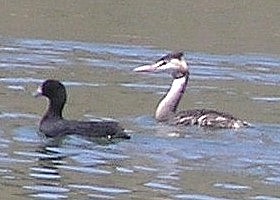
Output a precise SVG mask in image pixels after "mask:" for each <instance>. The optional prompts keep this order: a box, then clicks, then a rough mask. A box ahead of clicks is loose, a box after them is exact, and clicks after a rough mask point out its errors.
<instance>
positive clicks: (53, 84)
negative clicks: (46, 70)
mask: <svg viewBox="0 0 280 200" xmlns="http://www.w3.org/2000/svg"><path fill="white" fill-rule="evenodd" d="M66 95H67V94H66V89H65V87H64V85H63V84H62V83H60V82H59V81H57V80H52V79H48V80H46V81H45V82H43V83H42V85H41V86H39V87H38V89H37V93H36V96H45V97H47V98H49V99H50V100H54V99H56V100H59V101H60V102H64V103H65V102H66Z"/></svg>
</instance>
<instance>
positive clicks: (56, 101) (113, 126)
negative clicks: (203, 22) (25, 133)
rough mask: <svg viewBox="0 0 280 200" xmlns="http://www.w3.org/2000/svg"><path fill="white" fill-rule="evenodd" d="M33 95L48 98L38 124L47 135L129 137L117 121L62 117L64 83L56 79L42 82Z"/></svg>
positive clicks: (64, 96) (64, 94)
mask: <svg viewBox="0 0 280 200" xmlns="http://www.w3.org/2000/svg"><path fill="white" fill-rule="evenodd" d="M35 96H45V97H47V98H48V99H49V105H48V109H47V111H46V113H45V114H44V116H43V117H42V119H41V121H40V124H39V130H40V132H42V133H43V134H45V135H46V136H47V137H57V136H64V135H69V134H77V135H83V136H89V137H106V138H125V139H129V138H130V136H129V135H128V134H126V133H125V132H124V129H123V128H122V127H121V126H120V125H119V123H118V122H117V121H113V120H99V119H98V120H96V121H77V120H66V119H63V116H62V110H63V107H64V104H65V103H66V99H67V94H66V89H65V87H64V85H63V84H62V83H60V82H59V81H57V80H50V79H49V80H46V81H45V82H43V84H42V85H41V86H39V88H38V90H37V92H36V95H35Z"/></svg>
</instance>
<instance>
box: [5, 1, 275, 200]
mask: <svg viewBox="0 0 280 200" xmlns="http://www.w3.org/2000/svg"><path fill="white" fill-rule="evenodd" d="M278 8H279V2H278V1H245V2H243V1H233V2H229V1H208V2H206V1H153V2H150V1H110V2H109V1H67V2H66V1H59V2H57V1H46V2H45V1H8V2H5V4H3V6H1V7H0V27H1V29H0V30H1V31H0V70H1V74H0V111H1V113H0V136H1V137H0V138H1V139H0V149H1V153H0V176H1V179H0V189H1V192H0V196H1V199H2V198H3V199H30V198H34V199H65V198H68V199H78V198H79V199H89V198H92V199H199V200H203V199H280V192H279V185H280V171H279V169H280V160H279V158H280V149H279V147H280V145H279V144H280V127H279V122H280V121H279V116H280V107H279V105H280V104H279V102H280V91H279V84H280V76H279V74H280V58H279V56H278V55H277V54H279V28H278V29H277V27H279V23H280V22H279V11H278V10H279V9H278ZM268 33H269V34H268ZM54 40H61V41H54ZM79 41H85V42H79ZM108 43H112V44H108ZM116 43H117V44H118V45H116ZM133 45H135V46H133ZM147 46H150V47H147ZM151 46H153V47H151ZM166 49H168V51H169V50H173V49H181V50H184V51H186V52H187V54H186V58H187V59H188V62H189V66H190V69H191V81H190V86H189V87H188V89H187V94H186V96H185V97H184V99H183V101H182V102H181V104H180V109H188V108H192V107H197V108H202V107H207V108H214V109H219V110H225V111H228V112H231V113H234V115H236V116H239V117H241V118H244V119H247V120H248V121H250V122H251V123H252V124H253V128H249V129H245V130H240V131H225V130H223V131H214V132H208V131H204V130H201V129H197V128H188V129H180V128H179V129H177V128H174V127H168V126H162V125H158V124H156V123H155V121H154V120H153V118H152V115H153V112H154V109H155V106H156V103H157V101H158V99H159V98H160V97H161V96H162V95H163V93H164V92H165V91H166V90H167V89H168V86H169V84H170V81H171V80H170V78H169V77H168V76H165V75H138V74H134V73H133V72H132V71H131V70H132V69H133V68H134V67H135V66H138V65H140V64H143V63H147V62H149V61H152V60H154V59H157V58H158V57H160V56H162V55H164V54H165V53H166V52H167V50H166ZM201 52H203V53H201ZM232 53H233V55H230V56H229V55H223V54H232ZM252 53H254V54H252ZM47 78H55V79H59V80H62V81H64V83H65V84H66V86H67V90H68V94H69V100H68V104H67V106H66V108H65V111H64V115H65V117H67V118H72V119H75V118H76V119H90V118H93V116H106V117H112V118H116V119H118V120H119V121H120V122H121V123H122V124H123V126H124V127H126V128H127V129H129V130H132V131H133V137H132V139H131V140H129V141H121V142H118V143H116V144H110V145H101V144H100V143H98V142H97V141H90V140H88V139H85V138H79V137H77V136H70V137H67V138H66V139H65V140H63V141H60V142H61V143H60V145H58V146H53V145H51V144H50V143H48V142H45V141H44V140H43V139H42V138H41V137H39V136H38V134H37V133H36V126H37V123H38V120H39V118H40V116H41V115H42V112H43V111H44V109H45V106H46V101H45V99H34V98H33V97H32V95H31V94H32V92H33V91H34V90H35V89H36V88H37V86H38V85H39V84H40V83H41V82H42V81H43V80H44V79H47ZM174 133H175V134H174ZM170 135H180V137H170Z"/></svg>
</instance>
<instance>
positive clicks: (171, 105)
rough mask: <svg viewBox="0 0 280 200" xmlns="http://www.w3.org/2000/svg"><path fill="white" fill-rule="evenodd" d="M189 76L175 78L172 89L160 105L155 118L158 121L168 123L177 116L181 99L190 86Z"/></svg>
mask: <svg viewBox="0 0 280 200" xmlns="http://www.w3.org/2000/svg"><path fill="white" fill-rule="evenodd" d="M188 79H189V76H188V74H187V75H185V76H182V77H180V78H175V79H174V80H173V82H172V85H171V88H170V89H169V91H168V92H167V94H166V95H165V96H164V97H163V99H162V100H161V101H160V103H159V104H158V107H157V109H156V113H155V118H156V119H157V120H158V121H166V120H168V118H169V117H170V116H172V115H173V114H175V112H176V109H177V107H178V105H179V102H180V100H181V98H182V97H183V95H184V93H185V90H186V86H187V84H188Z"/></svg>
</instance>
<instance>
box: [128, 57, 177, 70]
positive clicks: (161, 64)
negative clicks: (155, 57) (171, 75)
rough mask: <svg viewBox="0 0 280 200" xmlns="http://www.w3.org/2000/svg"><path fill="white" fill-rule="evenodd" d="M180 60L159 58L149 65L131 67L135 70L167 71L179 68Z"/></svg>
mask: <svg viewBox="0 0 280 200" xmlns="http://www.w3.org/2000/svg"><path fill="white" fill-rule="evenodd" d="M181 62H182V61H180V60H178V59H172V60H170V61H165V60H160V61H157V62H156V63H154V64H151V65H142V66H140V67H137V68H135V69H133V71H135V72H168V71H170V70H171V71H172V70H179V68H180V66H181Z"/></svg>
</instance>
